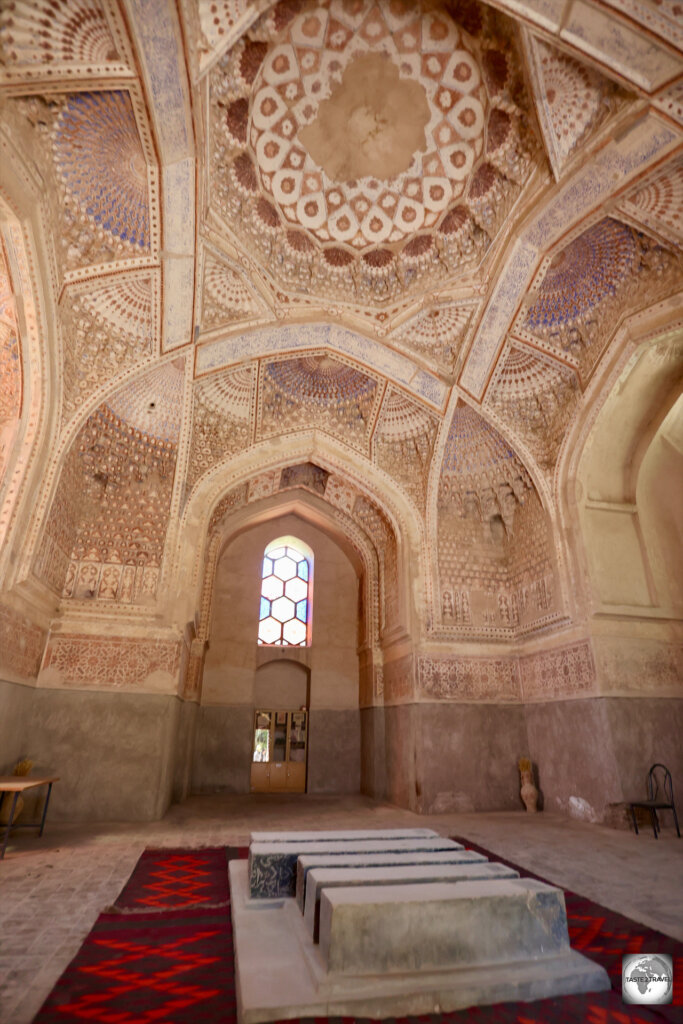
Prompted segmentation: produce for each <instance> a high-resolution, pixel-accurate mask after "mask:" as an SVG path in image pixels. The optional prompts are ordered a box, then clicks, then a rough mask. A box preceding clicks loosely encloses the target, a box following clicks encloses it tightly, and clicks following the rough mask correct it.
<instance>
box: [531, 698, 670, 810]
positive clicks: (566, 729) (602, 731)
mask: <svg viewBox="0 0 683 1024" xmlns="http://www.w3.org/2000/svg"><path fill="white" fill-rule="evenodd" d="M526 722H527V731H528V736H529V752H530V756H531V758H532V760H533V761H534V762H535V764H536V765H537V767H538V783H539V788H540V789H541V792H542V794H543V799H544V805H545V807H546V808H547V809H548V810H551V811H562V812H564V813H568V814H571V815H573V816H576V817H579V818H585V819H587V820H594V821H600V820H601V819H602V818H603V815H604V814H605V811H606V808H607V805H608V804H612V803H623V802H627V801H628V800H629V799H632V798H634V797H641V798H642V797H645V795H646V777H647V773H648V770H649V768H650V766H651V765H652V764H653V763H655V762H656V761H660V762H662V763H663V764H665V765H666V766H667V767H668V768H669V770H670V771H671V773H672V776H673V783H674V798H675V797H676V794H677V793H678V794H683V745H681V742H680V737H681V735H683V732H682V729H683V700H677V699H675V698H671V699H667V698H642V699H638V698H631V697H600V698H593V699H587V700H567V701H558V702H553V703H546V704H533V705H527V708H526ZM679 802H680V797H679Z"/></svg>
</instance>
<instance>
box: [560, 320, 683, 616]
mask: <svg viewBox="0 0 683 1024" xmlns="http://www.w3.org/2000/svg"><path fill="white" fill-rule="evenodd" d="M682 385H683V341H682V339H681V338H680V336H675V335H674V336H669V337H668V338H664V339H660V340H659V341H657V342H654V343H648V344H645V345H642V346H641V347H640V348H638V349H637V350H636V352H635V353H634V354H633V356H632V357H631V359H630V360H629V361H628V363H627V364H626V366H625V367H624V369H623V371H622V373H621V375H620V376H619V378H618V380H617V381H616V383H615V384H614V386H613V387H612V389H611V391H610V393H609V395H608V397H607V399H606V400H605V402H604V404H603V406H602V409H601V410H600V412H599V414H598V416H597V418H596V420H595V423H594V425H593V428H592V430H591V432H590V434H589V436H588V439H587V441H586V444H585V447H584V450H583V453H582V456H581V460H580V462H579V466H578V472H577V495H578V498H579V519H580V523H581V531H582V535H583V541H584V544H585V551H586V558H587V564H588V570H589V575H590V581H591V585H592V596H593V610H594V611H595V612H598V613H600V612H602V613H605V612H610V613H613V614H615V613H616V614H619V615H630V616H633V615H635V616H641V617H647V618H653V617H655V618H661V617H676V616H678V615H680V611H681V607H682V605H681V592H680V583H679V582H678V580H677V579H675V578H674V577H675V576H676V575H679V572H678V569H679V567H680V564H681V553H682V548H681V534H680V508H681V506H682V502H683V484H682V483H681V480H682V477H681V466H682V464H683V462H682V456H681V449H682V441H681V437H682V429H681V402H680V394H681V388H682ZM676 504H677V506H678V517H677V518H678V522H676V513H675V508H676Z"/></svg>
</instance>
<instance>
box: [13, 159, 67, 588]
mask: <svg viewBox="0 0 683 1024" xmlns="http://www.w3.org/2000/svg"><path fill="white" fill-rule="evenodd" d="M8 166H9V165H8ZM38 274H39V268H38V265H37V261H36V258H35V251H34V249H33V246H32V233H31V227H30V225H29V224H28V223H27V222H26V221H23V220H20V218H19V217H18V216H16V215H15V214H14V212H13V211H12V208H11V207H10V205H9V203H8V202H7V201H5V199H3V197H2V194H0V292H1V293H2V294H1V297H0V331H1V338H0V340H1V342H2V345H1V347H2V356H1V363H0V375H1V383H2V398H1V400H0V401H1V404H0V548H3V556H2V563H3V564H2V568H3V569H5V570H7V571H8V573H11V575H12V577H13V578H12V580H10V579H9V578H7V580H6V582H7V583H8V584H9V583H11V582H14V581H15V580H16V579H18V578H21V577H22V576H23V575H24V574H25V573H24V568H25V567H24V566H23V565H21V564H20V560H19V559H16V560H15V561H14V567H13V568H12V567H11V565H10V564H9V563H8V561H7V560H8V559H9V556H10V551H11V545H10V543H7V542H8V540H9V538H10V536H11V532H12V529H13V528H15V529H16V527H17V524H18V511H19V506H20V503H21V502H22V499H23V500H24V501H25V503H26V508H27V512H28V516H29V517H30V515H31V514H32V512H33V506H34V502H33V500H32V497H33V495H32V491H35V488H36V486H37V481H38V480H39V476H40V472H41V470H42V468H43V467H42V465H40V464H39V459H38V452H39V450H40V441H41V438H43V437H44V436H45V434H46V432H47V431H48V430H49V429H50V423H51V420H54V418H55V416H56V405H57V403H56V402H53V403H52V407H51V408H50V406H49V404H48V403H49V400H50V397H51V396H50V393H49V392H50V388H49V378H50V377H51V376H52V374H51V373H50V371H48V367H47V354H46V353H47V351H48V346H47V344H46V333H45V332H46V325H45V320H44V317H43V304H42V303H41V301H40V299H39V293H40V294H43V296H44V299H45V303H48V297H47V296H46V295H45V293H44V291H42V289H40V286H39V278H38ZM54 377H55V378H56V377H57V374H54ZM29 510H30V511H29ZM25 534H26V521H24V523H23V528H22V530H21V537H20V538H19V542H20V543H21V544H22V545H23V542H24V540H25Z"/></svg>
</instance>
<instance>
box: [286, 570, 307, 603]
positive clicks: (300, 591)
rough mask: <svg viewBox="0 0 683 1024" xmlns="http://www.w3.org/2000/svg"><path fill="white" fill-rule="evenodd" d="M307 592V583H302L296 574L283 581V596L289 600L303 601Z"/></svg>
mask: <svg viewBox="0 0 683 1024" xmlns="http://www.w3.org/2000/svg"><path fill="white" fill-rule="evenodd" d="M307 594H308V583H304V581H303V580H300V579H299V577H298V576H295V577H294V579H293V580H287V582H286V583H285V597H288V598H289V599H290V601H303V599H304V598H305V597H306V595H307Z"/></svg>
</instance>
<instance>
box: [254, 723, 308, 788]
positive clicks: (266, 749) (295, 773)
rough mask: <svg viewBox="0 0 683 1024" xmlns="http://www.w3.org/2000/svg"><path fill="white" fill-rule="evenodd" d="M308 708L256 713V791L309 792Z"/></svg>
mask: <svg viewBox="0 0 683 1024" xmlns="http://www.w3.org/2000/svg"><path fill="white" fill-rule="evenodd" d="M307 756H308V711H307V710H306V709H305V708H298V709H297V710H289V709H277V708H276V709H273V708H266V709H263V708H260V709H258V710H256V711H255V712H254V729H253V733H252V750H251V792H252V793H305V792H306V762H307Z"/></svg>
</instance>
